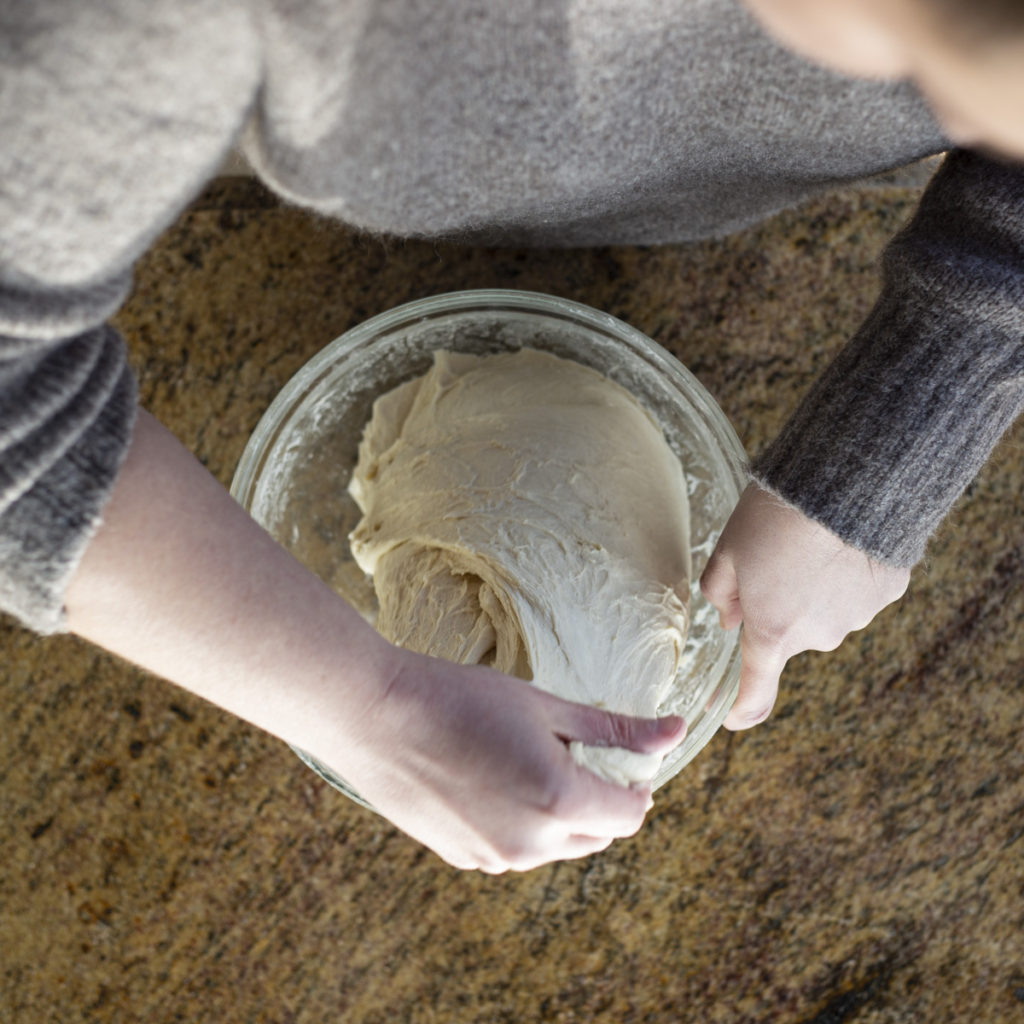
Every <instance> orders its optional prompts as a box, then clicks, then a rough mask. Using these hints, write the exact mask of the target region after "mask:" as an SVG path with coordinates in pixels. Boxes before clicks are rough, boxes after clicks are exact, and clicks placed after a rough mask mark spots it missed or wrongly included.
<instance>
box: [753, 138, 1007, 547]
mask: <svg viewBox="0 0 1024 1024" xmlns="http://www.w3.org/2000/svg"><path fill="white" fill-rule="evenodd" d="M882 269H883V288H882V292H881V295H880V297H879V299H878V301H877V303H876V305H875V307H874V309H873V311H872V312H871V314H870V315H869V317H868V319H867V320H866V321H865V323H864V324H863V326H862V327H861V328H860V330H859V331H858V332H857V334H856V335H855V336H854V338H853V339H852V340H851V341H850V342H849V344H848V345H847V346H846V347H845V348H844V349H843V350H842V352H840V354H839V356H838V357H837V358H836V360H835V361H834V362H833V363H832V365H831V366H830V367H829V368H828V369H827V370H826V372H825V373H824V375H823V376H822V377H821V378H820V379H819V380H818V381H817V383H816V384H815V385H814V386H813V387H812V389H811V391H810V393H809V394H808V395H807V397H806V398H805V399H804V401H803V402H802V404H801V405H800V406H799V408H798V409H797V411H796V413H795V414H794V416H793V417H792V418H791V419H790V420H789V422H788V423H787V424H786V426H785V427H784V429H783V431H782V433H781V434H780V436H779V437H778V438H777V439H776V440H775V441H774V442H773V443H772V444H771V445H770V446H769V447H768V448H767V450H766V451H765V452H764V453H763V454H761V455H760V456H759V457H758V458H757V459H756V460H755V462H754V465H753V476H754V479H755V480H756V481H758V482H759V483H760V484H761V485H762V486H764V487H767V488H768V489H769V490H771V491H773V492H774V493H776V494H777V495H779V496H780V497H782V498H783V499H785V500H786V501H788V502H789V503H791V504H792V505H794V506H796V507H797V508H798V509H800V510H801V511H802V512H804V513H805V514H806V515H808V516H809V517H810V518H812V519H814V520H816V521H818V522H820V523H822V524H824V525H825V526H827V527H828V528H830V529H831V530H832V531H833V532H835V533H836V534H837V535H838V536H840V537H841V538H842V539H843V540H845V541H846V542H847V543H849V544H851V545H853V546H854V547H857V548H859V549H861V550H863V551H865V552H867V553H868V554H870V555H872V556H874V557H875V558H877V559H879V560H880V561H883V562H886V563H888V564H891V565H897V566H910V565H913V564H914V563H915V562H917V561H919V560H920V558H921V557H922V555H923V553H924V549H925V545H926V543H927V541H928V539H929V537H930V536H931V534H932V533H933V532H934V530H935V529H936V527H937V526H938V525H939V523H940V522H941V521H942V519H943V517H944V516H945V515H946V513H947V512H948V511H949V509H950V507H951V506H952V504H953V503H954V502H955V501H956V499H957V498H958V497H959V496H960V494H961V492H962V491H963V490H964V488H965V487H966V486H967V484H968V483H969V482H970V481H971V479H972V478H973V477H974V475H975V474H976V473H977V472H978V470H979V469H980V468H981V466H982V464H983V463H984V462H985V460H986V459H987V458H988V455H989V453H990V452H991V450H992V448H993V447H994V445H995V444H996V442H997V441H998V440H999V438H1000V437H1001V435H1002V434H1003V433H1004V431H1005V430H1006V429H1007V428H1008V427H1009V426H1010V424H1011V423H1012V422H1013V420H1014V419H1015V418H1016V417H1017V415H1018V413H1019V412H1020V411H1021V409H1022V407H1024V167H1022V166H1014V165H1012V164H1009V163H1002V162H998V161H996V160H992V159H988V158H985V157H983V156H980V155H978V154H975V153H971V152H967V151H957V152H954V153H952V154H951V155H950V156H949V157H948V158H947V159H946V160H945V161H944V163H943V165H942V167H941V168H940V169H939V171H938V173H937V174H936V176H935V178H934V179H933V181H932V182H931V184H930V185H929V187H928V189H927V190H926V192H925V194H924V196H923V197H922V201H921V203H920V206H919V208H918V210H917V212H916V215H915V216H914V218H913V219H912V220H911V222H910V223H909V224H908V226H907V227H906V228H905V229H904V230H903V231H902V232H901V233H900V234H899V235H897V236H896V238H895V239H893V241H892V242H891V243H890V244H889V246H888V248H887V250H886V252H885V254H884V256H883V261H882Z"/></svg>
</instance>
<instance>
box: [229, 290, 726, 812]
mask: <svg viewBox="0 0 1024 1024" xmlns="http://www.w3.org/2000/svg"><path fill="white" fill-rule="evenodd" d="M525 347H531V348H538V349H543V350H545V351H547V352H551V353H553V354H555V355H557V356H562V357H564V358H568V359H574V360H576V361H577V362H579V363H583V364H584V365H586V366H590V367H592V368H594V369H596V370H598V371H600V372H601V373H603V374H604V375H605V376H607V377H609V378H611V379H612V380H614V381H616V382H617V383H619V384H621V385H622V386H623V387H625V388H627V389H628V390H629V391H631V392H632V393H633V395H634V396H635V397H636V398H637V399H638V400H639V401H640V402H641V403H642V404H643V405H644V406H645V407H646V408H647V409H648V410H649V411H650V412H651V413H652V415H653V416H654V418H655V419H656V420H657V421H658V423H659V424H660V425H661V428H662V430H663V431H664V433H665V437H666V439H667V440H668V443H669V445H670V446H671V447H672V449H673V451H674V452H675V453H676V454H677V455H678V456H679V459H680V461H681V462H682V465H683V469H684V472H685V474H686V479H687V482H688V486H689V496H690V513H691V546H692V555H693V580H692V593H691V615H692V625H691V628H690V634H689V638H688V640H687V643H686V647H685V650H684V654H683V659H682V663H681V667H680V678H679V684H680V685H678V686H677V687H676V688H675V693H674V696H673V700H672V702H671V703H670V704H668V703H667V704H666V705H665V706H664V707H663V708H662V709H661V710H662V713H665V714H680V715H682V716H683V717H684V718H685V719H686V722H687V726H688V730H687V734H686V738H685V739H684V740H683V742H682V744H681V745H680V746H679V747H677V748H676V749H675V750H674V751H672V753H670V754H669V755H668V757H666V759H665V761H664V762H663V764H662V766H661V769H660V771H659V772H658V774H657V776H656V777H655V779H654V785H655V787H658V786H661V785H663V784H664V783H665V782H667V781H668V780H669V779H670V778H672V777H673V776H674V775H676V774H677V773H678V772H679V771H680V770H681V769H682V768H683V767H684V766H685V765H686V764H687V763H688V762H689V761H690V760H692V758H693V757H694V756H695V755H696V754H697V752H698V751H699V750H700V749H701V748H702V747H704V746H705V744H706V743H707V742H708V740H710V739H711V737H712V735H713V734H714V733H715V732H716V730H717V729H718V728H719V726H720V725H721V724H722V721H723V719H724V718H725V716H726V714H727V713H728V711H729V708H730V707H731V706H732V703H733V701H734V700H735V697H736V692H737V689H738V686H739V669H740V656H739V637H738V633H737V631H733V632H725V631H724V630H722V629H721V628H720V627H719V625H718V616H717V613H716V612H715V610H714V608H713V607H712V606H711V605H710V604H709V603H708V602H707V601H706V600H705V598H704V596H703V595H702V594H701V592H700V587H699V585H698V580H699V579H700V573H701V571H702V570H703V568H704V565H705V563H706V562H707V559H708V556H709V555H710V554H711V551H712V548H713V547H714V544H715V541H716V540H717V539H718V536H719V534H720V533H721V530H722V527H723V526H724V525H725V521H726V519H727V518H728V517H729V514H730V513H731V512H732V509H733V507H734V506H735V504H736V502H737V500H738V499H739V495H740V492H741V491H742V489H743V487H744V486H745V483H746V456H745V454H744V451H743V448H742V446H741V445H740V442H739V440H738V438H737V437H736V434H735V432H734V431H733V429H732V427H731V425H730V424H729V421H728V420H727V419H726V418H725V415H724V414H723V413H722V411H721V410H720V409H719V408H718V406H717V405H716V404H715V402H714V400H713V399H712V398H711V396H710V395H709V394H708V392H707V391H706V390H705V389H704V388H703V387H702V386H701V384H700V383H699V382H698V380H697V379H696V378H695V377H694V376H693V374H691V373H690V372H689V371H688V370H687V369H686V368H685V367H684V366H682V365H681V364H680V363H679V362H678V361H677V360H676V359H675V358H673V356H672V355H670V354H669V353H668V352H666V351H665V350H664V349H663V348H662V347H661V346H659V345H658V344H656V343H655V342H653V341H651V340H650V339H649V338H647V337H645V336H644V335H643V334H641V333H640V332H639V331H637V330H634V329H633V328H632V327H630V326H629V325H628V324H625V323H623V322H622V321H621V320H617V319H615V317H612V316H609V315H607V314H606V313H601V312H599V311H598V310H596V309H591V308H590V307H588V306H584V305H581V304H580V303H577V302H571V301H569V300H567V299H560V298H555V297H553V296H549V295H540V294H536V293H533V292H521V291H502V290H484V291H466V292H452V293H449V294H446V295H438V296H435V297H433V298H428V299H420V300H419V301H416V302H410V303H408V304H406V305H404V306H399V307H397V308H395V309H392V310H389V311H388V312H386V313H382V314H381V315H379V316H375V317H373V318H372V319H370V320H367V321H366V322H365V323H362V324H360V325H359V326H357V327H354V328H353V329H352V330H350V331H348V332H346V333H345V334H343V335H342V336H341V337H340V338H336V339H335V340H334V341H332V342H331V343H330V344H329V345H327V346H326V348H324V349H323V350H322V351H321V352H319V353H318V354H317V355H316V356H314V357H313V358H312V359H311V360H310V361H309V362H308V363H306V365H305V366H303V367H302V369H301V370H299V372H298V373H296V374H295V376H294V377H292V379H291V380H290V381H289V382H288V384H287V385H286V386H285V387H284V389H283V390H282V391H281V393H280V394H279V395H278V396H277V398H276V399H275V400H274V402H273V403H272V404H271V406H270V408H269V409H268V410H267V412H266V414H265V415H264V416H263V418H262V419H261V420H260V422H259V424H258V426H257V427H256V430H255V431H254V432H253V435H252V437H251V438H250V439H249V443H248V444H247V446H246V448H245V451H244V453H243V455H242V458H241V461H240V462H239V464H238V469H237V471H236V473H235V477H234V480H233V482H232V485H231V493H232V494H233V495H234V497H235V498H236V499H237V500H238V501H239V502H240V503H241V504H242V505H243V506H244V507H245V508H246V509H247V510H248V511H249V512H250V514H251V515H252V516H253V517H254V518H255V519H256V520H257V521H258V522H259V523H261V524H262V525H263V526H264V527H265V528H266V529H267V530H268V531H269V532H270V533H271V535H272V536H273V537H275V538H276V539H277V540H278V541H279V542H280V543H281V544H283V545H284V547H286V548H287V549H288V550H289V551H291V553H292V554H293V555H295V557H297V558H298V559H299V560H300V561H301V562H303V563H304V564H305V565H306V566H308V567H309V568H310V569H312V570H313V571H314V572H316V573H317V574H318V575H319V576H320V577H321V578H322V579H323V580H325V581H326V582H327V583H328V584H330V585H331V586H332V587H333V588H334V590H336V591H337V592H338V593H339V594H340V595H341V596H342V597H344V598H345V599H346V600H347V601H348V602H349V603H350V604H352V605H353V606H355V608H357V609H358V610H359V612H360V613H361V614H362V615H363V616H364V617H365V618H366V619H367V621H369V622H371V623H372V622H373V621H374V617H375V612H376V600H375V597H374V591H373V585H372V582H371V581H370V580H369V579H368V578H367V577H366V576H365V574H364V573H363V572H362V570H361V569H360V568H359V567H358V566H357V565H356V563H355V562H354V560H353V559H352V555H351V552H350V550H349V544H348V536H349V533H350V532H351V530H352V529H353V528H354V527H355V525H356V523H357V522H358V521H359V518H360V512H359V508H358V506H357V505H356V503H355V501H353V499H352V498H351V497H350V496H349V493H348V489H347V488H348V482H349V478H350V476H351V474H352V470H353V468H354V467H355V463H356V458H357V453H358V446H359V440H360V438H361V437H362V433H363V428H364V426H365V425H366V423H367V422H368V421H369V419H370V415H371V410H372V406H373V402H374V400H375V399H376V398H377V397H378V396H379V395H381V394H383V393H384V392H386V391H389V390H391V389H392V388H394V387H396V386H397V385H398V384H401V383H402V382H403V381H406V380H409V379H410V378H413V377H417V376H419V375H421V374H423V373H426V371H427V370H428V369H429V368H430V366H431V362H432V355H431V354H432V353H433V352H434V350H436V349H451V350H456V351H460V352H473V353H477V354H482V353H492V352H504V351H509V350H514V349H519V348H525ZM324 494H328V495H329V499H327V500H325V499H324V498H323V497H322V496H323V495H324ZM296 753H297V754H298V755H299V757H301V758H302V760H303V761H305V763H306V764H307V765H308V766H309V767H310V768H312V769H313V771H315V772H316V773H317V774H318V775H320V776H321V778H323V779H325V780H326V781H327V782H329V783H331V785H333V786H335V787H336V788H337V789H339V790H341V791H342V792H343V793H345V794H346V795H348V796H349V797H351V798H352V799H354V800H356V801H358V802H359V803H362V804H364V805H366V806H369V805H367V804H366V801H365V800H363V799H362V798H361V797H360V796H359V794H358V793H356V792H355V791H354V790H353V789H352V787H351V786H349V785H348V784H347V783H346V782H345V780H344V779H342V778H339V777H338V775H337V774H335V773H334V772H333V771H332V770H331V769H330V768H328V767H327V766H325V765H323V764H321V763H320V762H318V761H317V760H316V759H314V758H312V757H310V756H309V755H307V754H305V753H304V752H303V751H301V750H296Z"/></svg>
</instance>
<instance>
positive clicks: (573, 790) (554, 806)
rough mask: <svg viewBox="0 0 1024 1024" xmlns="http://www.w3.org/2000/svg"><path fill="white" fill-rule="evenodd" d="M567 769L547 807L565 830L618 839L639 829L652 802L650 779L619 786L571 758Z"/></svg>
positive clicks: (577, 833)
mask: <svg viewBox="0 0 1024 1024" xmlns="http://www.w3.org/2000/svg"><path fill="white" fill-rule="evenodd" d="M566 757H569V755H568V753H567V754H566ZM566 770H567V772H569V776H568V782H567V784H566V785H565V786H564V787H563V788H562V789H561V790H560V792H559V794H558V796H557V797H556V798H555V799H554V800H553V801H552V802H551V805H550V806H549V808H548V811H549V813H550V814H551V815H552V816H553V817H554V818H555V819H556V820H557V821H558V823H559V824H560V825H561V826H563V828H564V831H565V832H567V833H570V834H573V835H586V836H594V837H596V838H599V839H619V838H621V837H623V836H631V835H635V834H636V832H638V831H639V829H640V827H641V825H643V823H644V818H645V817H646V816H647V810H648V808H649V807H650V806H651V786H650V783H647V784H646V785H637V786H630V787H627V786H618V785H616V784H615V783H613V782H608V781H607V780H605V779H602V778H601V777H600V776H598V775H595V774H594V773H593V772H591V771H588V770H587V769H586V768H582V767H581V766H580V765H578V764H576V762H575V761H572V760H571V758H570V760H569V765H568V766H567V769H566Z"/></svg>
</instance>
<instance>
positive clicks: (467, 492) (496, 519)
mask: <svg viewBox="0 0 1024 1024" xmlns="http://www.w3.org/2000/svg"><path fill="white" fill-rule="evenodd" d="M349 489H350V491H351V493H352V495H353V497H354V498H355V499H356V501H357V502H358V504H359V507H360V508H361V509H362V511H363V518H362V520H361V521H360V522H359V524H358V526H357V527H356V529H355V530H354V531H353V533H352V536H351V542H352V551H353V554H354V556H355V558H356V560H357V562H358V563H359V565H360V566H361V567H362V568H363V569H364V570H365V571H366V572H368V573H370V574H372V576H373V581H374V587H375V589H376V592H377V597H378V601H379V605H380V612H379V617H378V621H377V628H378V629H379V630H380V632H381V633H383V635H384V636H385V637H387V638H388V639H389V640H391V641H393V642H394V643H396V644H401V645H402V646H405V647H409V648H412V649H415V650H417V651H421V652H424V653H427V654H433V655H436V656H438V657H441V658H447V659H449V660H451V661H458V662H466V663H481V664H488V665H493V666H494V667H495V668H497V669H499V670H500V671H502V672H505V673H508V674H512V675H516V676H518V677H520V678H522V679H527V680H531V681H532V682H533V684H534V685H536V686H538V687H541V688H542V689H544V690H548V691H550V692H551V693H554V694H557V695H558V696H560V697H565V698H567V699H569V700H574V701H580V702H584V703H589V704H595V705H598V706H599V707H604V708H608V709H611V710H613V711H623V712H628V713H631V714H637V715H654V714H656V713H657V712H658V710H659V708H660V706H661V705H662V703H663V701H664V700H665V698H666V697H667V696H668V695H669V693H670V691H671V690H672V687H673V682H674V680H675V677H676V670H677V667H678V664H679V657H680V653H681V651H682V648H683V643H684V641H685V638H686V632H687V628H688V625H689V603H688V598H689V577H690V554H689V550H690V549H689V505H688V501H687V493H686V483H685V480H684V478H683V472H682V469H681V467H680V464H679V460H678V459H677V458H676V457H675V456H674V455H673V453H672V451H671V449H670V448H669V446H668V444H667V442H666V441H665V439H664V437H663V435H662V433H661V430H660V429H659V428H658V426H657V424H656V423H655V422H654V420H653V419H652V418H651V416H650V415H649V414H648V413H647V412H646V410H644V409H643V408H642V407H641V406H640V405H639V403H638V402H637V401H636V400H635V399H634V398H633V397H632V396H631V395H630V394H629V393H628V392H627V391H626V390H625V389H624V388H622V387H620V386H619V385H617V384H614V383H613V382H611V381H610V380H608V379H607V378H605V377H603V376H602V375H601V374H599V373H597V372H596V371H594V370H591V369H589V368H587V367H585V366H582V365H580V364H579V363H575V362H571V361H569V360H565V359H561V358H558V357H556V356H553V355H550V354H548V353H545V352H540V351H537V350H535V349H523V350H521V351H518V352H513V353H504V354H500V355H492V356H474V355H467V354H463V353H452V352H438V353H436V354H435V357H434V365H433V368H432V369H431V370H430V371H429V372H428V373H427V374H426V375H425V376H423V377H420V378H418V379H416V380H412V381H409V382H408V383H406V384H403V385H401V386H400V387H398V388H396V389H395V390H393V391H391V392H388V393H387V394H385V395H383V396H382V397H381V398H379V399H378V400H377V402H376V403H375V405H374V408H373V417H372V419H371V421H370V423H369V425H368V426H367V428H366V432H365V434H364V437H363V440H362V443H361V445H360V448H359V461H358V464H357V466H356V469H355V473H354V476H353V479H352V482H351V485H350V488H349ZM571 749H572V752H573V756H574V757H575V759H576V760H577V762H579V763H580V764H582V765H585V766H586V767H588V768H589V769H591V770H592V771H595V772H597V773H598V774H599V775H601V776H603V777H604V778H607V779H610V780H612V781H615V782H618V783H620V784H622V785H626V784H629V783H630V782H634V781H635V782H640V781H646V780H649V779H651V778H652V777H653V776H654V773H655V772H656V771H657V769H658V766H659V764H660V761H661V759H660V758H659V757H656V756H647V755H640V754H635V753H630V752H627V751H624V750H618V749H606V748H598V747H584V746H582V745H581V744H579V743H573V744H572V746H571Z"/></svg>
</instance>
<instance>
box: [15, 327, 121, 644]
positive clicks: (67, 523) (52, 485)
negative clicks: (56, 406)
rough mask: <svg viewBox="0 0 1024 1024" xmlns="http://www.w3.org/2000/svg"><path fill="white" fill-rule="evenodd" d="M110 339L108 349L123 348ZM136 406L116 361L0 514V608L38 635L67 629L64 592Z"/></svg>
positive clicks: (95, 522)
mask: <svg viewBox="0 0 1024 1024" xmlns="http://www.w3.org/2000/svg"><path fill="white" fill-rule="evenodd" d="M109 333H110V335H111V338H110V344H115V345H118V346H120V345H122V343H121V340H120V338H118V337H117V336H116V335H115V334H114V332H113V331H110V332H109ZM136 408H137V406H136V384H135V378H134V376H133V375H132V373H131V371H130V369H129V368H128V366H127V365H126V364H125V363H124V360H123V357H122V358H121V360H120V367H119V369H117V370H116V371H115V372H114V374H113V376H112V378H111V380H110V384H109V386H108V388H107V389H106V390H105V393H104V397H103V401H102V403H101V404H99V403H98V407H97V408H96V411H95V413H94V414H93V415H92V416H90V417H89V418H88V419H87V420H86V421H85V422H84V423H83V424H82V429H81V431H80V433H79V434H78V435H77V437H75V439H74V440H73V442H72V443H71V444H70V445H69V446H68V447H67V448H66V450H65V451H64V453H63V455H62V456H61V457H60V458H59V459H58V460H57V461H56V462H54V463H53V464H52V465H51V466H50V467H49V468H48V469H47V470H46V471H45V472H44V473H43V474H42V475H41V476H40V477H39V478H38V479H36V480H35V482H34V483H33V485H32V486H31V488H29V489H28V490H26V491H25V492H24V493H23V494H22V495H21V496H20V497H19V498H17V500H15V501H14V502H12V503H11V504H9V505H7V506H6V507H5V508H4V509H3V513H2V515H0V610H3V611H5V612H7V613H9V614H11V615H13V616H14V617H15V618H17V619H19V620H20V621H21V622H22V623H23V624H24V625H26V626H27V627H29V628H30V629H33V630H35V631H36V632H39V633H44V634H45V633H56V632H61V631H63V630H65V629H66V628H67V626H66V621H65V611H64V593H65V591H66V589H67V586H68V584H69V582H70V580H71V577H72V575H73V574H74V572H75V569H76V568H77V567H78V564H79V562H80V560H81V558H82V555H83V554H84V552H85V549H86V547H87V545H88V543H89V541H90V540H91V538H92V536H93V534H94V533H95V531H96V529H97V528H98V527H99V525H100V523H101V521H102V515H103V509H104V507H105V505H106V503H107V500H108V499H109V497H110V492H111V491H112V489H113V486H114V481H115V480H116V478H117V474H118V472H119V470H120V467H121V464H122V462H123V460H124V456H125V454H126V453H127V450H128V446H129V443H130V441H131V434H132V428H133V426H134V422H135V415H136Z"/></svg>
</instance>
